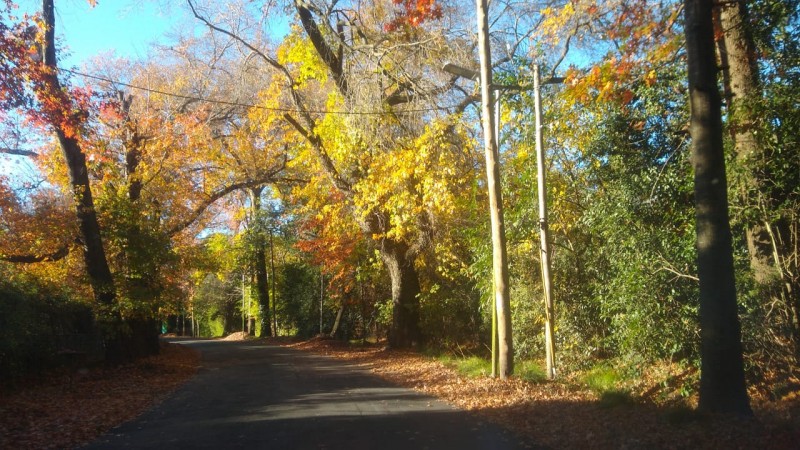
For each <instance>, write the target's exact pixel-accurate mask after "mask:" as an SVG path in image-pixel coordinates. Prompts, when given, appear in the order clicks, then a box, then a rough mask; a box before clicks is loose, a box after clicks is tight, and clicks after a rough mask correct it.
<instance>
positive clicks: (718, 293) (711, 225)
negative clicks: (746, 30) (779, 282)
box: [685, 0, 752, 415]
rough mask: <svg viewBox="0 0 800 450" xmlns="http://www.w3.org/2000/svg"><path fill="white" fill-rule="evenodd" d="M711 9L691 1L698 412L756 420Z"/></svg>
mask: <svg viewBox="0 0 800 450" xmlns="http://www.w3.org/2000/svg"><path fill="white" fill-rule="evenodd" d="M712 8H713V1H712V0H686V1H685V14H686V23H685V33H686V50H687V55H688V64H689V70H688V73H689V100H690V103H691V136H692V160H693V164H694V171H695V175H694V186H695V187H694V194H695V202H696V213H695V219H696V230H697V269H698V277H699V279H700V328H701V330H700V337H701V363H700V365H701V374H700V375H701V376H700V404H699V408H700V409H701V410H703V411H708V412H721V413H735V414H739V415H752V411H751V409H750V402H749V398H748V396H747V390H746V387H745V380H744V363H743V359H742V344H741V330H740V325H739V317H738V315H737V311H736V286H735V279H734V269H733V247H732V243H731V230H730V222H729V219H728V196H727V195H728V193H727V178H726V175H725V157H724V154H723V144H722V112H721V99H720V95H719V88H718V87H717V70H718V69H717V64H716V55H715V54H714V27H713V19H712Z"/></svg>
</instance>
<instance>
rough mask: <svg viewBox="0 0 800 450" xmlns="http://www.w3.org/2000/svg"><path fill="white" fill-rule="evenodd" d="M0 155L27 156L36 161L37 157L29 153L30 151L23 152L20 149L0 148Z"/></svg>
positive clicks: (35, 154) (32, 152)
mask: <svg viewBox="0 0 800 450" xmlns="http://www.w3.org/2000/svg"><path fill="white" fill-rule="evenodd" d="M0 153H3V154H6V155H16V156H27V157H28V158H33V159H36V158H38V157H39V154H38V153H36V152H34V151H31V150H23V149H21V148H6V147H0Z"/></svg>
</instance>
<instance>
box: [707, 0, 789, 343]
mask: <svg viewBox="0 0 800 450" xmlns="http://www.w3.org/2000/svg"><path fill="white" fill-rule="evenodd" d="M717 17H718V19H719V28H720V29H721V31H722V38H721V39H720V40H719V53H720V60H721V62H722V68H723V80H724V82H725V94H726V97H727V103H728V116H729V119H728V127H729V130H730V134H731V137H732V140H733V148H734V152H735V155H736V161H737V163H738V164H740V165H741V166H742V167H743V168H745V172H744V173H745V179H744V180H742V189H741V191H740V192H741V195H742V200H743V202H744V203H745V205H747V206H748V207H755V208H756V209H757V210H758V211H759V220H758V221H757V222H755V223H752V224H749V226H748V227H747V230H746V240H747V248H748V252H749V254H750V267H751V268H752V270H753V278H754V279H755V281H756V283H758V284H759V285H760V286H762V288H763V289H764V290H765V291H766V292H767V295H769V296H771V297H773V298H776V299H781V300H782V301H783V304H784V305H786V309H787V312H788V316H789V321H790V322H791V323H790V324H789V325H790V326H791V329H792V338H793V341H794V347H795V348H794V352H795V355H796V356H797V355H800V296H798V292H800V285H798V283H797V282H793V281H792V280H791V279H790V277H788V276H787V273H786V271H785V270H784V268H783V266H782V264H783V263H782V262H783V261H785V260H786V258H787V256H788V255H791V253H792V248H791V239H787V237H788V236H790V232H789V227H788V223H787V221H785V220H781V221H776V222H773V223H770V219H769V218H768V217H767V216H768V214H767V213H769V212H771V210H772V209H773V208H774V206H773V205H774V204H776V203H779V202H780V200H779V199H775V198H770V197H769V196H768V194H766V193H765V192H764V189H763V187H764V185H765V181H766V180H765V178H764V177H768V176H769V175H767V174H765V173H763V170H762V168H763V166H764V164H765V162H766V159H767V158H768V155H767V154H766V152H765V149H764V146H763V145H762V144H761V142H759V138H758V136H757V134H756V125H757V122H758V117H757V116H756V114H757V113H756V112H755V111H756V110H755V109H754V108H753V103H754V102H757V101H759V100H760V99H761V95H762V94H761V92H760V90H759V86H760V84H761V80H760V75H759V72H758V62H757V60H756V53H757V49H756V45H755V41H754V40H753V36H752V33H751V30H750V23H749V16H748V10H747V3H746V2H745V1H743V0H738V1H732V2H727V3H724V4H722V5H720V9H719V14H718V16H717ZM776 281H777V282H779V286H778V285H776Z"/></svg>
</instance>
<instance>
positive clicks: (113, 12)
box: [18, 0, 182, 67]
mask: <svg viewBox="0 0 800 450" xmlns="http://www.w3.org/2000/svg"><path fill="white" fill-rule="evenodd" d="M159 3H163V2H154V1H141V0H138V1H137V0H98V1H97V6H95V7H91V6H90V5H89V2H88V1H87V0H58V1H56V4H55V7H56V35H57V36H59V37H60V38H61V39H62V41H61V42H62V45H64V46H65V47H66V48H67V50H68V52H69V53H70V54H69V55H66V54H63V53H62V56H65V57H64V58H63V59H62V62H61V65H62V66H64V67H73V66H80V65H81V63H82V62H84V61H86V60H88V59H90V58H92V57H94V56H97V55H99V54H106V53H109V52H112V51H113V52H114V54H115V55H116V56H118V57H125V58H128V59H140V58H144V57H145V56H146V55H147V52H148V48H149V46H150V44H151V43H153V42H157V41H159V40H161V41H163V40H164V39H165V38H164V37H165V35H166V33H167V32H168V31H169V30H170V27H172V26H173V24H174V23H175V17H174V15H179V14H182V12H181V11H178V8H172V10H171V11H169V12H168V13H164V12H161V11H160V9H161V8H160V6H159ZM18 4H19V5H20V8H21V9H22V10H23V11H28V12H36V11H39V10H40V9H41V1H40V0H18Z"/></svg>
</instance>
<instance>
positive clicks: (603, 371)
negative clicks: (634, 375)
mask: <svg viewBox="0 0 800 450" xmlns="http://www.w3.org/2000/svg"><path fill="white" fill-rule="evenodd" d="M619 381H620V375H619V373H618V372H617V371H616V369H614V368H613V367H611V366H610V365H608V364H600V365H597V366H595V367H593V368H592V369H591V370H589V371H588V372H586V373H585V374H584V375H583V376H582V377H581V382H583V383H584V384H585V385H586V386H588V387H589V389H591V390H593V391H594V392H596V393H597V394H600V395H602V394H603V393H605V392H611V391H614V390H616V388H617V383H618V382H619Z"/></svg>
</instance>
